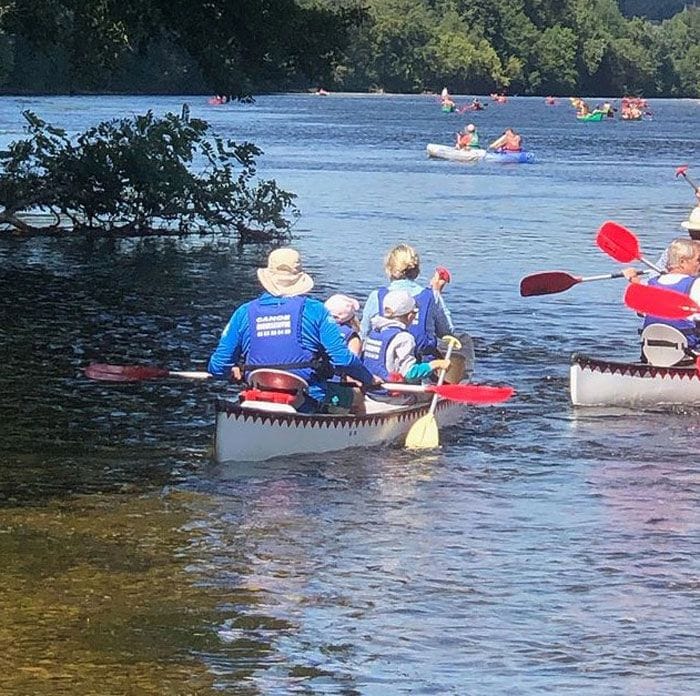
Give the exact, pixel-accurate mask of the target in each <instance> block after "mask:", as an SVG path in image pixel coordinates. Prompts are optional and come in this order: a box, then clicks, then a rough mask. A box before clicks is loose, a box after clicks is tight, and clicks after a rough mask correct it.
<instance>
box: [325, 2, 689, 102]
mask: <svg viewBox="0 0 700 696" xmlns="http://www.w3.org/2000/svg"><path fill="white" fill-rule="evenodd" d="M367 4H368V12H367V18H366V20H365V21H364V22H363V23H362V24H361V25H360V26H357V27H354V28H353V29H352V31H353V32H354V35H353V39H352V41H351V43H350V45H351V48H350V50H349V51H348V53H347V54H346V56H345V58H344V60H343V61H342V62H341V63H340V64H339V65H338V66H337V69H336V73H335V74H336V78H337V80H336V84H337V85H338V86H339V87H341V88H345V89H366V88H367V86H368V85H370V86H372V85H373V86H376V87H378V88H383V89H385V90H387V91H392V92H416V91H418V92H420V91H424V90H439V89H441V87H442V86H443V85H447V86H448V87H449V88H450V90H452V91H453V92H466V93H478V94H483V93H488V92H491V91H493V90H494V89H499V88H503V89H506V90H507V91H508V92H510V93H511V94H514V93H518V94H575V93H583V94H605V95H618V94H624V93H641V94H644V95H645V96H647V97H651V96H700V10H698V9H688V10H685V11H683V12H680V13H678V14H676V15H675V16H674V17H672V18H671V19H669V20H666V21H664V22H662V23H660V24H659V23H652V22H650V21H648V20H645V19H641V18H638V17H635V18H632V19H627V18H625V17H624V16H623V15H622V14H621V13H620V8H619V6H618V4H617V2H616V1H615V0H367Z"/></svg>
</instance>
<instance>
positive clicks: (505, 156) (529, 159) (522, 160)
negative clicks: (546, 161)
mask: <svg viewBox="0 0 700 696" xmlns="http://www.w3.org/2000/svg"><path fill="white" fill-rule="evenodd" d="M484 161H486V162H502V163H504V164H532V163H533V162H534V161H535V155H534V153H532V152H527V151H526V150H521V151H520V152H487V153H486V154H485V155H484Z"/></svg>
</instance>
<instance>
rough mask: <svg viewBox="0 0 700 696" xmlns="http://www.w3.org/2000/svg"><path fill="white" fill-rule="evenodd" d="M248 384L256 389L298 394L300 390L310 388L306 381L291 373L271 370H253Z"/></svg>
mask: <svg viewBox="0 0 700 696" xmlns="http://www.w3.org/2000/svg"><path fill="white" fill-rule="evenodd" d="M248 382H249V383H250V386H251V387H253V388H255V389H273V390H279V391H289V392H297V391H300V390H301V391H305V390H306V389H308V388H309V384H308V382H307V381H306V380H305V379H302V378H301V377H297V375H294V374H292V373H291V372H285V371H284V370H271V369H269V368H261V369H260V370H253V372H251V373H250V376H249V377H248Z"/></svg>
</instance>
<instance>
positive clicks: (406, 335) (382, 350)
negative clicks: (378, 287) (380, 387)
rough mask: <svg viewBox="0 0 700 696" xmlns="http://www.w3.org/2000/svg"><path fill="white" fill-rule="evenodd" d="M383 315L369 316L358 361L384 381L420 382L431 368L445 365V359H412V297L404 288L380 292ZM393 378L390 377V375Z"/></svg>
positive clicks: (434, 369) (431, 371)
mask: <svg viewBox="0 0 700 696" xmlns="http://www.w3.org/2000/svg"><path fill="white" fill-rule="evenodd" d="M382 312H383V316H380V315H377V316H375V317H373V318H372V323H371V326H372V328H371V330H370V332H369V333H368V334H367V336H366V338H365V342H364V346H363V348H364V351H363V355H362V362H363V363H364V364H365V366H366V367H367V369H368V370H369V371H370V372H371V373H372V374H374V375H377V376H378V377H381V378H382V379H383V380H385V381H397V380H396V376H400V378H401V379H403V381H406V382H420V381H421V380H423V379H426V378H428V377H429V376H430V375H431V374H432V373H433V372H435V371H439V370H442V369H447V368H448V367H449V365H450V361H449V360H444V359H442V358H440V359H436V360H431V361H430V362H418V360H417V359H416V355H415V351H416V339H415V338H414V337H413V335H412V334H411V333H410V332H409V331H408V329H407V327H408V326H410V325H411V323H412V322H413V319H414V318H415V314H416V301H415V299H414V298H413V296H412V295H411V294H410V293H409V292H407V291H406V290H391V291H390V292H388V293H387V294H386V295H385V296H384V301H383V303H382ZM392 378H393V379H392Z"/></svg>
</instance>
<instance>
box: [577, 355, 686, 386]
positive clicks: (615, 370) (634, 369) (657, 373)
mask: <svg viewBox="0 0 700 696" xmlns="http://www.w3.org/2000/svg"><path fill="white" fill-rule="evenodd" d="M571 364H572V365H578V366H579V367H580V368H581V369H582V370H590V371H592V372H608V373H610V374H619V375H623V376H629V377H649V378H653V377H678V378H679V379H696V380H700V375H698V371H697V370H696V369H695V367H694V366H690V367H657V366H655V365H649V364H648V363H641V362H632V363H629V362H619V361H616V360H607V359H601V358H592V357H590V356H588V355H583V354H582V353H574V354H573V355H572V356H571Z"/></svg>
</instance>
